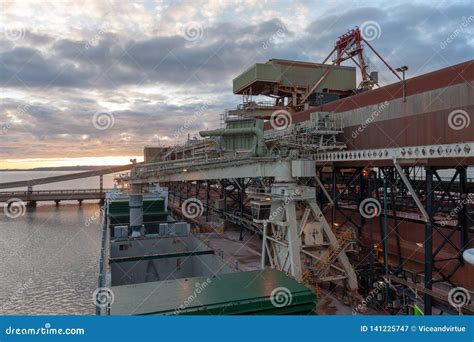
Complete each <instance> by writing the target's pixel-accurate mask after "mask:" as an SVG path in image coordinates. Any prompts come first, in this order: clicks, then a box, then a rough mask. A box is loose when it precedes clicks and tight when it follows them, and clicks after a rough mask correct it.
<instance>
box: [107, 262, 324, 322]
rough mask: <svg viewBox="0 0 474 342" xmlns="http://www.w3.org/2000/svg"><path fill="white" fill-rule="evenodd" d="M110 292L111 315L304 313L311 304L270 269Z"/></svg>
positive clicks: (304, 292) (312, 299) (311, 297)
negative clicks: (112, 299) (112, 296)
mask: <svg viewBox="0 0 474 342" xmlns="http://www.w3.org/2000/svg"><path fill="white" fill-rule="evenodd" d="M157 289H158V290H157ZM113 292H114V298H115V300H114V303H113V304H112V307H111V315H283V314H285V315H289V314H299V315H308V314H314V312H313V310H314V309H315V305H316V295H315V294H313V293H312V292H311V291H310V290H309V289H308V288H306V287H305V286H304V285H302V284H300V283H298V282H297V281H295V280H294V279H292V278H290V277H288V276H287V275H285V274H284V273H283V272H280V271H277V270H274V269H265V270H257V271H249V272H237V273H227V274H219V275H217V276H213V277H195V278H186V279H176V280H170V281H169V280H165V281H161V282H150V283H143V284H134V285H124V286H114V287H113Z"/></svg>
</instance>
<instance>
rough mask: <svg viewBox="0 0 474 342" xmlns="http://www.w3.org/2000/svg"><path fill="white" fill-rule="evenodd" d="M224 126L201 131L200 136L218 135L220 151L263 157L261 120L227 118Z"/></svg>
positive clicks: (263, 141)
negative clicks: (248, 153) (247, 153)
mask: <svg viewBox="0 0 474 342" xmlns="http://www.w3.org/2000/svg"><path fill="white" fill-rule="evenodd" d="M226 124H227V126H226V128H223V129H216V130H212V131H201V132H199V134H200V135H201V136H202V137H213V136H217V137H220V141H219V148H220V150H221V151H222V152H224V153H225V152H248V151H251V153H252V156H253V157H263V156H265V155H266V154H267V148H266V146H265V140H264V135H263V124H264V122H263V120H259V119H253V118H249V119H238V120H227V121H226Z"/></svg>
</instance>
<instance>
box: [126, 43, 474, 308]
mask: <svg viewBox="0 0 474 342" xmlns="http://www.w3.org/2000/svg"><path fill="white" fill-rule="evenodd" d="M348 51H349V49H348ZM305 63H306V62H298V61H284V60H271V63H270V62H269V63H266V64H263V65H264V66H263V67H262V66H261V65H258V64H257V65H256V66H255V67H252V68H250V69H249V70H247V71H246V72H244V73H243V74H242V75H240V76H238V77H237V78H236V79H235V80H234V92H235V93H238V94H240V95H243V97H244V106H240V107H239V108H237V110H235V111H229V112H227V115H226V116H225V117H226V122H227V127H226V130H229V131H232V132H229V133H224V134H221V133H223V132H224V131H222V130H217V131H211V132H203V134H202V135H203V136H210V137H211V138H208V139H205V140H198V141H197V142H196V143H195V144H194V143H193V144H189V145H186V146H184V147H182V148H177V149H176V151H178V152H174V156H173V157H172V159H174V160H169V159H167V161H165V162H160V163H148V164H147V165H140V166H137V167H136V168H135V170H134V177H133V182H135V183H137V184H138V183H140V184H142V185H145V184H146V183H147V182H151V183H153V182H164V183H163V185H165V186H168V188H169V189H170V194H171V196H172V197H174V198H175V199H176V200H178V201H179V205H180V206H181V204H182V203H184V202H183V201H185V200H186V199H189V198H197V199H199V200H200V201H202V204H203V207H204V208H203V212H204V214H205V215H206V219H207V218H208V216H209V215H210V214H218V215H220V216H221V217H223V218H224V219H225V220H226V221H228V222H233V223H235V224H237V225H239V226H240V227H245V228H247V229H249V230H253V231H255V232H257V233H259V234H261V235H262V237H263V240H264V241H266V243H263V244H262V250H263V252H264V253H263V255H264V257H263V259H262V266H273V267H276V268H279V269H282V270H285V271H286V272H288V273H289V274H292V275H293V276H295V277H296V278H298V279H302V280H303V281H308V282H312V283H314V282H315V283H320V282H321V280H322V279H326V280H328V279H331V277H332V279H337V277H338V276H343V278H344V279H343V281H342V283H345V284H346V285H347V287H348V288H349V289H350V288H351V285H350V284H349V279H351V276H350V274H351V272H350V269H344V267H343V266H344V262H343V261H341V260H338V259H339V258H337V256H338V255H339V253H340V252H341V251H342V252H344V254H345V255H347V256H348V258H349V260H350V262H351V264H352V265H353V266H352V268H354V271H355V274H356V277H357V281H358V283H357V286H358V289H359V294H361V295H369V294H370V293H371V291H372V290H373V289H374V287H375V286H376V285H374V284H379V283H380V282H382V283H383V284H388V285H384V286H385V290H384V291H383V293H382V294H381V296H380V297H381V298H380V299H376V300H374V302H373V303H371V304H370V305H373V306H376V307H377V308H379V309H383V310H386V312H387V311H388V312H389V313H392V314H396V313H405V314H407V313H409V312H410V310H411V306H412V304H415V306H416V305H418V304H419V305H421V306H422V307H423V310H424V312H425V314H431V313H432V312H433V310H434V308H436V310H437V311H436V312H433V313H440V311H439V310H442V311H441V312H445V311H447V312H456V310H457V308H455V310H453V306H452V305H451V304H450V303H449V301H448V292H449V290H450V289H452V288H459V287H462V288H466V289H467V290H466V291H468V292H467V293H469V292H470V293H472V288H473V285H474V284H473V283H472V279H473V277H472V270H471V269H470V268H469V266H468V265H466V262H465V261H464V259H463V253H466V251H467V250H468V249H469V248H472V247H474V246H473V242H472V241H473V239H472V238H473V231H472V226H473V222H474V220H473V219H472V217H473V216H472V212H473V209H474V208H473V205H472V201H469V199H471V198H472V197H471V194H472V192H473V191H474V182H473V181H472V179H469V175H468V168H469V167H470V166H472V165H474V152H473V151H474V141H473V139H472V137H473V136H474V131H473V127H474V126H473V125H472V124H471V125H469V123H470V122H472V121H473V120H474V119H473V118H472V112H473V109H474V104H473V102H472V101H473V99H474V97H473V96H472V89H473V81H474V78H473V74H474V62H473V61H468V62H465V63H462V64H459V65H455V66H451V67H448V68H445V69H442V70H439V71H436V72H433V73H429V74H426V75H421V76H419V77H416V78H413V79H409V80H406V81H405V80H404V81H403V82H397V83H394V84H391V85H388V86H385V87H382V88H377V89H372V90H367V91H363V92H359V91H358V90H356V88H357V85H356V84H355V69H353V70H350V69H351V68H348V67H345V68H348V69H339V66H337V65H335V66H334V69H333V71H331V72H330V73H328V75H330V76H331V75H332V76H334V75H335V74H334V72H336V75H337V72H338V71H341V72H347V75H348V76H347V77H344V76H342V79H345V80H346V81H347V80H349V81H350V82H351V86H350V89H352V90H351V91H347V89H345V85H344V82H343V83H335V86H334V87H333V86H328V85H329V84H331V82H332V81H331V79H330V78H329V77H330V76H328V78H327V79H326V80H325V81H324V82H322V83H321V85H320V86H321V87H320V88H319V86H318V87H317V88H318V89H316V90H315V91H314V92H313V93H312V94H310V97H309V98H308V101H307V103H306V104H305V105H304V107H303V108H299V107H298V106H296V108H295V107H294V106H289V104H290V105H291V104H292V103H298V101H299V99H301V98H302V96H304V94H306V93H307V90H308V89H310V86H311V84H315V83H314V82H307V80H306V78H304V80H303V81H301V80H302V78H299V79H298V77H297V76H298V73H300V72H301V71H302V70H305V71H308V70H310V69H311V68H313V69H314V70H318V72H322V73H324V70H326V69H325V68H327V67H328V65H322V66H321V65H315V63H308V64H305ZM313 64H314V65H313ZM341 68H342V67H341ZM273 73H274V74H273ZM309 74H310V73H308V75H306V76H311V75H309ZM262 75H263V76H265V77H263V76H262ZM289 75H291V76H292V77H293V76H295V77H296V81H295V82H292V83H291V84H286V83H284V82H287V80H288V79H289V78H288V77H287V76H289ZM341 75H342V74H341ZM312 76H314V78H315V79H316V81H317V79H319V77H320V76H321V75H319V76H318V75H316V72H315V73H314V75H312ZM397 77H398V76H397ZM262 80H263V81H265V82H262ZM351 80H353V81H351ZM326 81H327V82H329V83H325V82H326ZM298 84H300V85H303V86H302V87H301V89H300V90H301V91H300V90H298V87H296V88H295V87H294V86H295V85H298ZM291 87H293V88H292V89H293V90H291V89H290V88H291ZM305 87H306V88H305ZM305 89H306V90H305ZM331 89H332V90H331ZM334 90H335V91H334ZM286 91H288V92H286ZM285 94H286V95H285ZM288 94H289V95H288ZM293 94H295V96H294V95H293ZM252 95H267V96H270V97H272V98H274V99H275V101H276V102H273V103H272V104H270V105H266V106H263V105H259V104H252V103H251V102H252V101H251V97H252ZM336 95H337V96H336ZM312 96H314V99H313V100H311V99H312ZM333 96H334V97H333ZM294 97H296V101H295V102H288V101H289V100H285V101H282V99H283V98H287V99H290V98H291V99H293V98H294ZM316 99H318V100H317V101H314V100H316ZM279 101H280V102H279ZM292 101H293V100H292ZM246 103H247V104H248V105H249V106H248V107H246V106H245V104H246ZM278 117H280V118H281V117H284V118H286V123H285V124H284V127H279V126H278V125H275V124H276V123H277V121H278V120H277V119H278ZM255 118H260V119H270V120H269V121H267V122H265V124H264V132H263V140H264V145H262V137H261V134H255V130H254V128H258V129H260V127H261V123H260V122H258V120H255V121H252V120H254V119H255ZM320 118H322V123H323V125H321V122H320ZM453 118H454V119H453ZM459 120H460V124H459V122H458V121H459ZM284 121H285V120H284ZM323 126H325V127H326V128H328V127H329V128H330V129H323ZM421 127H423V129H420V128H421ZM195 146H205V148H201V147H199V148H195ZM181 157H182V158H183V159H181V160H180V158H181ZM308 161H313V163H314V164H315V165H316V169H315V172H314V173H313V176H309V173H311V172H309V173H308V176H307V177H299V176H297V175H295V174H292V173H291V172H290V171H288V170H291V169H292V168H293V165H292V164H293V163H294V162H296V163H298V162H302V163H305V165H307V166H305V167H303V168H302V169H301V170H303V169H305V168H306V167H308V168H309V167H312V166H309V165H310V164H306V163H307V162H308ZM282 163H289V164H287V166H286V169H287V171H286V172H287V173H283V174H279V172H280V169H279V166H281V165H282ZM300 166H301V165H300ZM305 172H306V171H305ZM303 174H305V173H303ZM289 175H291V177H292V178H294V179H293V180H292V181H289V180H288V178H286V180H285V177H288V176H289ZM221 177H222V178H221ZM277 180H278V181H277ZM297 190H298V191H297ZM312 193H314V194H315V197H316V201H315V202H314V203H317V207H315V208H314V209H313V208H312V205H311V203H312V202H313V198H314V197H313V196H312ZM366 199H372V200H375V202H376V203H378V207H376V210H375V211H374V212H373V213H372V214H375V215H373V216H372V215H371V213H369V214H370V215H369V217H367V213H363V212H362V211H361V210H362V209H363V204H364V200H366ZM287 203H294V206H293V205H292V204H291V205H289V206H287V205H286V204H287ZM282 206H283V207H284V209H280V210H279V208H281V207H282ZM257 209H258V210H257ZM252 212H255V213H257V215H255V213H253V214H254V215H252ZM259 212H260V213H262V212H264V213H265V214H263V215H259V214H258V213H259ZM272 212H276V214H274V215H271V213H272ZM320 213H322V214H323V216H320ZM363 214H364V215H363ZM287 217H289V218H290V220H287ZM288 221H292V222H291V223H290V222H288ZM324 221H326V223H324ZM319 225H321V226H319ZM289 226H292V227H296V230H295V229H294V228H293V229H288V227H289ZM320 227H321V228H322V229H321V228H320ZM305 228H307V229H308V230H307V231H306V232H305V230H304V229H305ZM324 228H329V230H330V231H332V233H333V235H334V236H335V237H336V239H337V244H333V245H332V246H328V241H330V238H329V237H328V236H326V237H323V239H320V237H321V235H318V233H320V232H321V231H324ZM294 236H297V237H298V239H297V241H296V242H295V240H294V239H293V237H294ZM290 242H291V243H290ZM312 243H314V244H316V245H317V244H320V245H323V248H322V249H319V247H320V246H317V247H316V248H314V249H315V250H316V251H318V253H314V251H312V250H311V251H310V249H311V248H312V247H313V246H312V245H311V244H312ZM324 245H325V246H324ZM295 250H296V251H298V250H299V251H300V252H299V256H300V258H297V257H296V255H297V254H298V253H296V252H295ZM321 250H323V251H324V252H323V253H322V252H321ZM306 252H309V253H310V254H314V255H311V256H309V258H310V260H311V261H308V260H307V259H306V257H307V256H308V255H307V253H306ZM298 262H299V263H300V265H298ZM328 265H330V266H328ZM338 268H339V269H338ZM471 268H472V267H471ZM299 270H301V272H302V273H301V274H300V273H298V272H299ZM341 270H342V271H341ZM338 271H339V272H340V273H339V274H338ZM336 281H337V280H336ZM340 283H341V282H340ZM407 303H408V304H410V305H408V304H407ZM415 306H413V307H415ZM459 310H460V311H462V312H465V313H473V312H474V309H473V307H472V305H469V303H467V304H466V305H465V306H464V307H462V308H459Z"/></svg>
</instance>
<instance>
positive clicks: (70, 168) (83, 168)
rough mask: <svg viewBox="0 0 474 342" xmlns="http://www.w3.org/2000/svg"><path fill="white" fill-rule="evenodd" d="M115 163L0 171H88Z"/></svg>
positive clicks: (1, 170)
mask: <svg viewBox="0 0 474 342" xmlns="http://www.w3.org/2000/svg"><path fill="white" fill-rule="evenodd" d="M113 166H116V165H98V166H96V165H89V166H59V167H35V168H33V169H0V172H4V171H88V170H98V169H103V168H107V167H113Z"/></svg>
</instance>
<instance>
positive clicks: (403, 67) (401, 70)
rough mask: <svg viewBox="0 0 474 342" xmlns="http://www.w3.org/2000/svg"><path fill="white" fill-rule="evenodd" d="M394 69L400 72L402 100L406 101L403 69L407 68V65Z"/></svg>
mask: <svg viewBox="0 0 474 342" xmlns="http://www.w3.org/2000/svg"><path fill="white" fill-rule="evenodd" d="M395 70H396V71H398V72H401V73H402V82H403V83H402V89H403V102H407V98H406V85H405V71H407V70H408V67H407V66H406V65H404V66H401V67H400V68H396V69H395Z"/></svg>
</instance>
